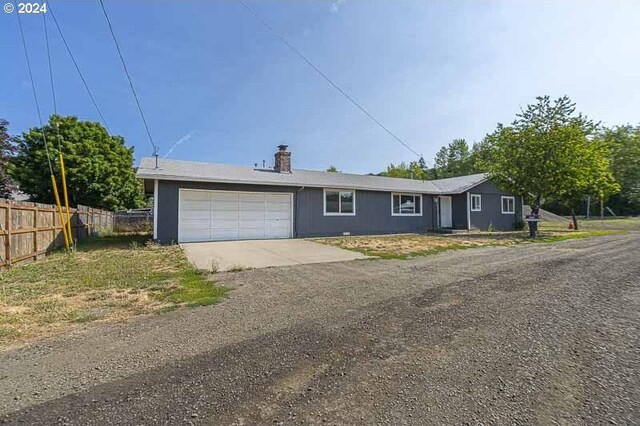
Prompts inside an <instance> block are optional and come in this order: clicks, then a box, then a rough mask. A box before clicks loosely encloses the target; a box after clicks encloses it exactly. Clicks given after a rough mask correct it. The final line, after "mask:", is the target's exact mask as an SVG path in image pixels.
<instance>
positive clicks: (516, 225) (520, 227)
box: [513, 219, 526, 231]
mask: <svg viewBox="0 0 640 426" xmlns="http://www.w3.org/2000/svg"><path fill="white" fill-rule="evenodd" d="M525 226H526V223H525V222H524V220H522V219H516V220H515V222H514V223H513V229H515V230H516V231H522V230H524V228H525Z"/></svg>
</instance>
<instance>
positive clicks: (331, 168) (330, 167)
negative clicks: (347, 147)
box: [327, 164, 340, 173]
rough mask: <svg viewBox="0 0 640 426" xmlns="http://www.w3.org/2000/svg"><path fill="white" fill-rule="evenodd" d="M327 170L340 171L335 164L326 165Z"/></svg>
mask: <svg viewBox="0 0 640 426" xmlns="http://www.w3.org/2000/svg"><path fill="white" fill-rule="evenodd" d="M327 171H328V172H331V173H340V170H338V169H337V168H336V166H334V165H333V164H331V165H330V166H329V167H327Z"/></svg>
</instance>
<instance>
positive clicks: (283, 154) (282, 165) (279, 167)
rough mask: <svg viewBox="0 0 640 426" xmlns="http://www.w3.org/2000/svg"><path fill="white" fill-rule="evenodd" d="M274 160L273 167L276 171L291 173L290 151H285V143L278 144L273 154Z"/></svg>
mask: <svg viewBox="0 0 640 426" xmlns="http://www.w3.org/2000/svg"><path fill="white" fill-rule="evenodd" d="M275 158H276V162H275V166H274V167H273V169H274V170H275V171H276V172H278V173H291V153H290V152H289V151H287V145H278V152H276V155H275Z"/></svg>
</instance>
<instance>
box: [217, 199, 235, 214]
mask: <svg viewBox="0 0 640 426" xmlns="http://www.w3.org/2000/svg"><path fill="white" fill-rule="evenodd" d="M230 210H232V211H237V210H238V202H237V201H218V200H216V201H212V202H211V211H216V212H218V211H230Z"/></svg>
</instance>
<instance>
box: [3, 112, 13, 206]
mask: <svg viewBox="0 0 640 426" xmlns="http://www.w3.org/2000/svg"><path fill="white" fill-rule="evenodd" d="M14 151H15V147H14V145H13V138H12V137H11V136H9V123H8V122H7V120H4V119H1V118H0V198H9V197H11V191H12V190H13V185H12V184H11V179H10V177H9V172H8V170H9V162H10V160H11V157H12V156H13V153H14Z"/></svg>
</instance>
